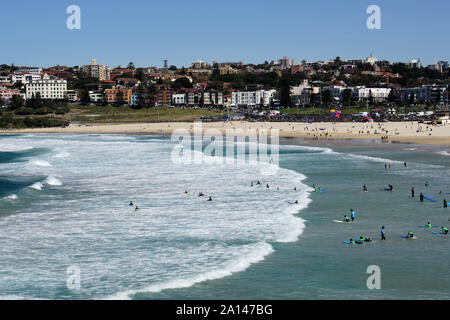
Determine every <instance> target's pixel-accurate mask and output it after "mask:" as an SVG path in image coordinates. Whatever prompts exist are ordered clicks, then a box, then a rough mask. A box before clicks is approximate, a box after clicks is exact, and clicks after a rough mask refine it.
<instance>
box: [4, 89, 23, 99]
mask: <svg viewBox="0 0 450 320" xmlns="http://www.w3.org/2000/svg"><path fill="white" fill-rule="evenodd" d="M18 94H20V90H18V89H10V88H5V87H0V97H1V99H2V100H5V101H9V100H11V99H12V97H13V96H14V95H18Z"/></svg>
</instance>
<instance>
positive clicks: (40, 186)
mask: <svg viewBox="0 0 450 320" xmlns="http://www.w3.org/2000/svg"><path fill="white" fill-rule="evenodd" d="M43 187H44V185H43V184H42V183H40V182H36V183H35V184H33V185H31V186H30V188H31V189H34V190H42V188H43Z"/></svg>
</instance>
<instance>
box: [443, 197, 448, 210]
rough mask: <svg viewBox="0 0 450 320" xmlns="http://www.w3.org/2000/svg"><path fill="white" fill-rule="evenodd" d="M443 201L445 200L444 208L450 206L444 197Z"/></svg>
mask: <svg viewBox="0 0 450 320" xmlns="http://www.w3.org/2000/svg"><path fill="white" fill-rule="evenodd" d="M443 202H444V208H447V207H448V204H447V200H446V199H444V200H443Z"/></svg>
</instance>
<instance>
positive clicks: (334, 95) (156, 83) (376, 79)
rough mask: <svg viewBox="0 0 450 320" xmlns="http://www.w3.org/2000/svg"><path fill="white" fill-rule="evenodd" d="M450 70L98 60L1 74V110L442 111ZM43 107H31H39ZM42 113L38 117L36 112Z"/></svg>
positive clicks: (363, 63) (370, 61)
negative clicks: (154, 64) (411, 108)
mask: <svg viewBox="0 0 450 320" xmlns="http://www.w3.org/2000/svg"><path fill="white" fill-rule="evenodd" d="M449 70H450V69H449V64H448V62H447V61H437V62H435V63H433V64H430V65H427V66H423V65H422V63H421V61H420V59H417V60H412V61H409V62H406V63H403V62H398V63H390V62H389V61H384V60H378V59H377V58H376V57H374V56H373V55H370V57H368V58H366V59H355V60H341V58H339V57H336V58H335V59H331V60H330V61H316V62H307V61H304V60H303V61H301V62H296V61H295V60H294V59H291V58H287V57H284V58H281V59H277V60H273V61H270V62H269V61H265V62H264V63H261V64H244V63H243V62H241V61H237V62H216V61H213V62H212V63H208V62H204V61H201V60H198V61H196V62H193V63H192V65H191V66H190V67H181V68H178V67H177V66H174V65H169V63H168V61H167V60H164V62H163V66H162V67H136V66H135V65H134V63H133V62H130V63H129V64H128V65H127V66H126V67H123V66H117V67H115V68H111V67H109V66H107V65H103V64H100V63H99V61H97V59H92V61H91V63H90V64H88V65H84V66H73V67H68V66H59V65H58V66H52V67H49V68H43V67H30V66H20V67H17V66H14V65H6V64H3V65H1V66H0V97H1V98H0V104H1V105H2V106H3V107H4V108H10V109H11V110H16V111H18V112H17V113H18V114H33V110H31V109H33V105H36V100H39V101H53V102H52V103H53V104H55V103H56V104H58V103H61V102H65V103H66V104H67V103H69V104H80V105H90V104H96V105H99V106H102V105H114V106H125V105H127V106H130V107H132V108H144V107H147V108H148V107H154V106H159V107H196V108H223V107H228V108H232V109H235V110H237V109H246V110H261V109H279V108H280V107H283V108H289V107H290V108H297V109H298V108H307V107H323V108H341V109H342V108H346V107H351V106H354V107H368V106H370V107H379V106H401V105H417V104H422V105H424V106H432V105H434V106H441V107H448V105H449V90H448V89H449V84H450V76H449ZM45 105H46V104H45V103H44V104H43V103H40V104H39V103H38V106H39V107H41V109H42V107H45ZM41 111H42V112H41V113H45V110H41Z"/></svg>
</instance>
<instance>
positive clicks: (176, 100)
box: [172, 93, 187, 105]
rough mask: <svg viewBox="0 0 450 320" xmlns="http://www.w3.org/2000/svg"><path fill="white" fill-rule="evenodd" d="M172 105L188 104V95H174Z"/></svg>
mask: <svg viewBox="0 0 450 320" xmlns="http://www.w3.org/2000/svg"><path fill="white" fill-rule="evenodd" d="M172 103H173V104H175V105H178V104H187V95H186V94H185V93H177V94H173V95H172Z"/></svg>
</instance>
